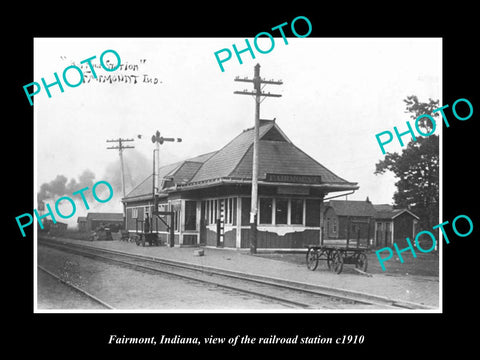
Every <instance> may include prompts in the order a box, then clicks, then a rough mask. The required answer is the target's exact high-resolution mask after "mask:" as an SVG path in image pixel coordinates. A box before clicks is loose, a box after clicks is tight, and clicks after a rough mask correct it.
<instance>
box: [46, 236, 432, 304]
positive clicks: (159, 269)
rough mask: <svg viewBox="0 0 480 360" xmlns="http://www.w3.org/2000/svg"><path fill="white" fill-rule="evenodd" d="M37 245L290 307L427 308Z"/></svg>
mask: <svg viewBox="0 0 480 360" xmlns="http://www.w3.org/2000/svg"><path fill="white" fill-rule="evenodd" d="M39 244H41V245H44V246H49V247H52V248H56V249H58V250H61V251H65V252H69V253H72V254H76V255H81V256H85V257H89V258H93V259H97V260H101V261H104V262H109V263H112V264H116V265H120V266H124V267H128V268H132V269H135V270H139V271H143V272H148V273H152V274H163V275H167V276H174V277H178V278H183V279H188V280H193V281H197V282H202V283H205V284H209V285H213V286H215V287H219V288H224V289H228V290H231V291H236V292H241V293H244V294H248V295H252V296H255V297H260V298H263V299H269V300H271V301H275V302H278V303H282V304H285V305H288V306H290V307H294V308H303V309H352V308H360V309H387V310H388V309H396V310H400V309H430V307H427V306H423V305H421V304H415V303H409V302H403V301H402V302H400V301H395V300H392V299H388V298H383V297H379V296H373V295H365V294H361V293H355V292H352V291H347V290H339V289H333V288H328V287H321V286H316V285H311V284H306V283H298V282H293V281H288V280H284V279H276V278H269V277H268V278H267V277H264V276H258V275H253V274H246V273H239V272H235V271H231V270H224V269H217V268H212V267H206V266H201V265H194V264H187V263H183V262H178V261H172V260H165V259H158V258H153V257H148V256H145V255H137V254H131V253H125V252H122V251H117V250H110V249H102V248H98V247H94V246H87V245H80V244H72V243H64V242H61V241H57V240H50V239H49V240H46V239H41V240H40V239H39Z"/></svg>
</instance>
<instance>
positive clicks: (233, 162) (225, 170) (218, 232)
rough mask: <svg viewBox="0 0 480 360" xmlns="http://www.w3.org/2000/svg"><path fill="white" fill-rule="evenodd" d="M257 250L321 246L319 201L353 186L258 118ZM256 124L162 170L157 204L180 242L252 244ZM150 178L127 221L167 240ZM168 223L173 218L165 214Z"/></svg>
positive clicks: (133, 199) (129, 207) (129, 198)
mask: <svg viewBox="0 0 480 360" xmlns="http://www.w3.org/2000/svg"><path fill="white" fill-rule="evenodd" d="M259 133H260V141H259V175H258V195H259V201H258V217H257V229H258V232H257V242H258V243H257V247H258V248H284V249H285V248H302V247H305V246H306V245H308V244H319V243H320V237H321V224H322V221H323V219H322V213H321V204H322V202H323V198H324V196H325V195H326V194H328V193H331V192H338V191H345V190H347V191H348V190H356V189H358V186H357V184H356V183H352V182H348V181H346V180H344V179H342V178H341V177H339V176H337V175H335V174H334V173H332V172H331V171H330V170H328V169H327V168H325V167H324V166H323V165H321V164H320V163H319V162H317V161H316V160H314V159H313V158H312V157H310V156H309V155H307V154H306V153H304V152H303V151H302V150H300V149H299V148H298V147H297V146H295V145H294V144H293V143H292V142H291V141H290V139H288V137H287V136H286V135H285V134H284V132H283V131H282V130H281V129H280V127H279V126H278V125H277V124H276V122H275V121H274V120H273V121H269V120H262V121H261V122H260V128H259ZM253 138H254V131H253V128H250V129H247V130H244V131H243V132H242V133H240V134H239V135H238V136H237V137H235V138H234V139H233V140H231V141H230V142H228V143H227V144H226V145H225V146H224V147H222V148H221V149H220V150H218V151H214V152H211V153H208V154H203V155H199V156H197V157H194V158H191V159H188V160H185V161H180V162H177V163H174V164H170V165H166V166H163V167H161V168H160V170H159V173H160V178H161V179H162V183H161V184H160V190H159V192H158V210H160V211H173V212H174V220H175V221H174V238H175V245H178V246H185V245H206V246H213V247H229V248H237V249H240V248H248V247H249V245H250V244H249V235H250V202H251V183H252V159H253V155H252V154H253ZM152 181H153V176H150V177H148V178H147V179H145V181H144V182H142V183H141V184H139V185H138V186H137V187H136V188H134V189H133V190H132V191H131V192H130V193H128V194H127V195H126V196H125V198H123V199H122V201H123V202H124V204H125V206H126V226H127V230H128V231H130V232H135V231H136V229H142V227H143V223H144V220H145V218H146V214H149V218H150V219H151V223H152V224H151V229H152V231H153V232H156V233H158V234H159V237H160V239H161V241H162V242H167V238H168V232H167V227H166V225H165V224H164V223H163V221H162V220H160V219H159V218H158V217H157V216H154V217H153V219H152V213H153V211H154V210H157V209H154V204H155V201H154V200H155V199H154V195H153V182H152ZM165 222H166V223H167V224H169V220H168V219H165Z"/></svg>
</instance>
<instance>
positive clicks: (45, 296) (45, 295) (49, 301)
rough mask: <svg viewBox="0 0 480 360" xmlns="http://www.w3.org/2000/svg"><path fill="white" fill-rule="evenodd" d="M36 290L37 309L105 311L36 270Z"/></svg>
mask: <svg viewBox="0 0 480 360" xmlns="http://www.w3.org/2000/svg"><path fill="white" fill-rule="evenodd" d="M37 289H38V291H37V307H38V309H62V310H68V309H82V310H90V309H100V310H101V309H105V308H104V307H103V306H101V305H100V304H98V303H97V302H95V301H94V300H92V299H90V298H89V297H88V296H86V295H83V294H81V293H79V292H78V291H76V290H74V289H72V288H71V287H69V286H67V285H65V284H63V283H62V282H60V281H59V280H58V279H55V278H54V277H52V276H51V275H49V274H47V273H45V272H44V271H42V270H38V276H37Z"/></svg>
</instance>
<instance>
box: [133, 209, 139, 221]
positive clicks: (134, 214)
mask: <svg viewBox="0 0 480 360" xmlns="http://www.w3.org/2000/svg"><path fill="white" fill-rule="evenodd" d="M136 218H138V209H137V208H132V219H136Z"/></svg>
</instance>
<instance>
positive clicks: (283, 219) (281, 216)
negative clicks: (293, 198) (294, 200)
mask: <svg viewBox="0 0 480 360" xmlns="http://www.w3.org/2000/svg"><path fill="white" fill-rule="evenodd" d="M287 221H288V200H287V199H277V200H276V201H275V223H276V224H287Z"/></svg>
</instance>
